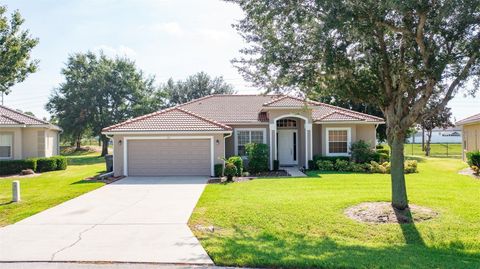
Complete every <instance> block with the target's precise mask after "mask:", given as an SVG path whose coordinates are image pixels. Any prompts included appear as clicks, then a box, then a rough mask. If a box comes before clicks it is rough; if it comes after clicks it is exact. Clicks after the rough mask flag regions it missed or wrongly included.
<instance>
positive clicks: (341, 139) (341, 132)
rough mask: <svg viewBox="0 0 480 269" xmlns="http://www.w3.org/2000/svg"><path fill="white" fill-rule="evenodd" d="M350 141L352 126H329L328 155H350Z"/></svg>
mask: <svg viewBox="0 0 480 269" xmlns="http://www.w3.org/2000/svg"><path fill="white" fill-rule="evenodd" d="M350 141H351V137H350V128H327V155H331V156H341V155H348V154H349V147H350Z"/></svg>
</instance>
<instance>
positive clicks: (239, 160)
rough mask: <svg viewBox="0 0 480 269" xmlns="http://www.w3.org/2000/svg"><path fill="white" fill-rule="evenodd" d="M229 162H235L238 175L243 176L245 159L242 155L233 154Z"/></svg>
mask: <svg viewBox="0 0 480 269" xmlns="http://www.w3.org/2000/svg"><path fill="white" fill-rule="evenodd" d="M227 162H228V163H233V164H234V165H235V167H237V176H241V175H242V172H243V159H242V157H240V156H232V157H230V158H228V160H227Z"/></svg>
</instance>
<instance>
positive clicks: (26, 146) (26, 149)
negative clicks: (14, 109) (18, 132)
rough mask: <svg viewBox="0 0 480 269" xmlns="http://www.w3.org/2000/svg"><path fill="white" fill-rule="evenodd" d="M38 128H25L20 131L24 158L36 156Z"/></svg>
mask: <svg viewBox="0 0 480 269" xmlns="http://www.w3.org/2000/svg"><path fill="white" fill-rule="evenodd" d="M39 130H40V129H39V128H25V129H23V130H22V139H23V141H24V142H23V156H25V158H32V157H39V156H38V131H39Z"/></svg>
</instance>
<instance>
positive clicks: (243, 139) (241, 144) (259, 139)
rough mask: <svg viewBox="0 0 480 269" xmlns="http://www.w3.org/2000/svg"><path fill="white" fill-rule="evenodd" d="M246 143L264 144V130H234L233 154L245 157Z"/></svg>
mask: <svg viewBox="0 0 480 269" xmlns="http://www.w3.org/2000/svg"><path fill="white" fill-rule="evenodd" d="M248 143H258V144H260V143H265V129H236V130H235V154H236V155H239V156H246V152H245V145H246V144H248Z"/></svg>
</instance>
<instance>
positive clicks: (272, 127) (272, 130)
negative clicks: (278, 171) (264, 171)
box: [268, 120, 277, 170]
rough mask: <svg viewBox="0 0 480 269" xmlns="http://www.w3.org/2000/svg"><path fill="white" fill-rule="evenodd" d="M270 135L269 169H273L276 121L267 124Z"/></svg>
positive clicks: (275, 148)
mask: <svg viewBox="0 0 480 269" xmlns="http://www.w3.org/2000/svg"><path fill="white" fill-rule="evenodd" d="M269 127H270V128H269V129H268V130H269V132H270V133H269V135H270V170H273V160H276V159H277V121H276V120H274V121H273V123H270V125H269Z"/></svg>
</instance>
